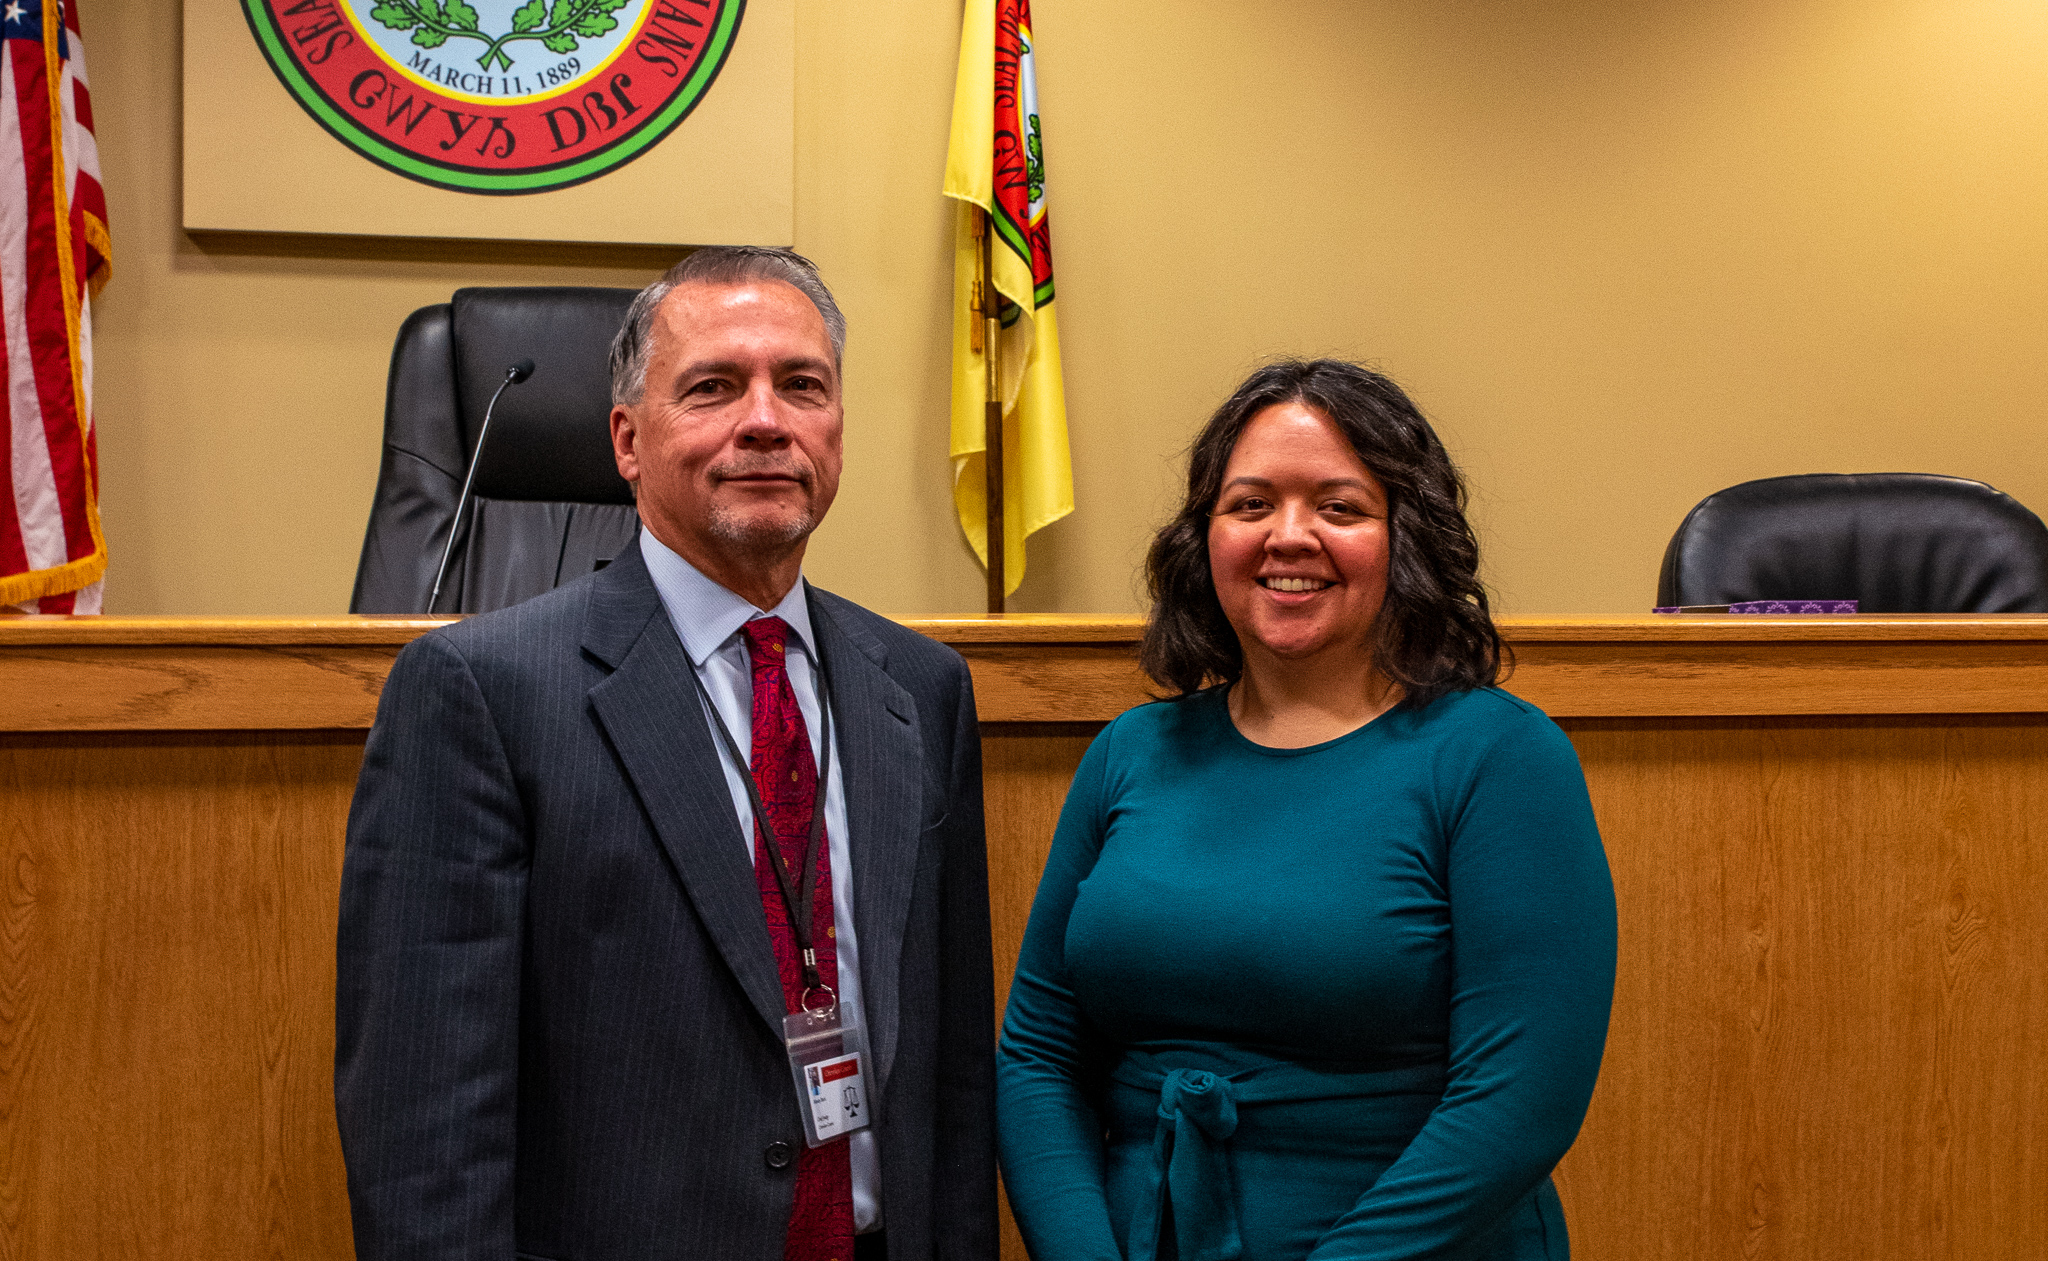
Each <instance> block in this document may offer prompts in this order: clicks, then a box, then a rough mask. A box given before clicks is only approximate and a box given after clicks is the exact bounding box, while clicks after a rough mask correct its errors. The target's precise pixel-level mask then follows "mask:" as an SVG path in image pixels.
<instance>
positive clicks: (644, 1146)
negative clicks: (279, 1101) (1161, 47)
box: [335, 248, 995, 1261]
mask: <svg viewBox="0 0 2048 1261" xmlns="http://www.w3.org/2000/svg"><path fill="white" fill-rule="evenodd" d="M844 329H845V323H844V320H843V318H842V317H841V316H840V314H839V311H838V308H837V307H836V305H834V304H833V302H832V298H831V295H830V294H829V293H828V292H826V290H825V288H824V286H823V284H822V283H820V282H819V281H818V278H817V275H816V271H815V269H814V268H813V267H812V266H811V265H810V263H808V262H807V261H806V260H804V259H802V258H801V257H799V256H797V255H795V254H792V253H790V252H788V251H784V250H758V249H743V248H726V249H708V250H700V251H698V252H697V253H695V254H692V255H691V256H690V257H689V258H688V259H686V260H684V262H682V263H680V264H678V265H677V266H676V267H675V268H674V269H672V270H671V271H670V273H669V274H668V276H667V277H665V278H664V279H663V280H662V281H660V282H658V283H657V284H655V285H653V286H650V287H649V289H648V290H647V291H645V292H643V293H642V294H641V296H640V298H639V299H638V300H637V301H636V302H635V304H634V306H633V309H632V311H631V312H630V313H629V314H628V316H627V319H626V324H625V327H624V328H623V329H621V331H620V334H619V338H618V341H617V343H616V344H615V345H614V347H613V353H612V371H613V402H614V407H613V411H612V421H611V423H612V436H613V446H614V450H615V454H616V457H617V459H618V464H619V471H620V473H621V474H622V475H623V476H625V477H626V479H627V480H628V481H631V482H633V483H634V484H635V487H636V493H637V496H638V503H639V511H640V518H641V532H640V537H639V538H638V539H636V541H635V542H634V544H633V545H632V546H630V547H628V548H627V550H626V551H625V552H624V553H623V554H621V555H620V556H619V558H618V559H617V560H615V561H613V562H612V563H611V565H610V566H609V567H607V568H605V569H604V570H602V571H601V572H599V573H597V574H594V575H592V576H590V577H588V578H584V579H581V580H579V581H576V582H573V583H570V584H568V585H566V586H564V587H562V588H560V589H558V590H556V591H554V592H551V593H549V594H547V595H544V596H541V597H539V598H537V599H534V600H530V601H528V602H526V603H525V604H521V605H518V606H515V607H513V608H510V609H506V610H503V611H501V612H498V613H494V614H489V615H486V616H482V617H477V618H473V619H471V620H469V621H466V622H463V623H461V624H459V625H456V626H451V627H448V628H445V629H443V630H440V631H437V632H435V633H433V634H431V635H428V636H426V637H425V638H423V639H420V640H418V641H417V642H415V643H413V644H412V645H410V646H409V647H407V649H406V650H405V651H404V652H402V653H401V654H400V655H399V658H398V661H397V663H396V665H395V666H394V667H393V669H392V672H391V676H390V679H389V681H388V682H387V684H386V685H385V689H384V695H383V700H382V703H381V704H380V706H379V709H378V714H377V724H376V727H375V729H374V730H373V731H372V732H371V734H370V740H369V745H368V748H367V750H366V752H365V755H364V762H363V771H362V778H361V780H360V781H359V782H358V784H357V788H356V798H355V805H354V808H353V809H352V810H351V812H350V815H349V831H348V853H347V860H346V865H345V868H344V874H343V879H342V900H341V933H340V984H339V992H338V998H337V1004H338V1015H337V1046H336V1051H335V1103H336V1109H337V1112H338V1114H339V1119H340V1123H341V1137H342V1149H343V1153H344V1155H345V1157H346V1159H347V1164H348V1180H349V1199H350V1205H351V1209H352V1211H353V1216H354V1222H355V1241H356V1249H357V1254H358V1255H359V1256H361V1257H363V1258H365V1259H366V1261H367V1259H375V1261H382V1259H384V1258H399V1257H404V1258H436V1259H443V1258H445V1259H449V1261H453V1259H456V1258H464V1259H467V1258H490V1259H491V1261H511V1259H512V1258H513V1257H514V1256H515V1255H517V1256H520V1257H536V1258H550V1259H554V1261H597V1259H600V1258H603V1259H606V1261H609V1259H612V1258H692V1259H708V1258H719V1259H723V1258H756V1259H758V1261H776V1259H778V1258H780V1259H783V1261H856V1259H858V1261H868V1259H869V1258H881V1257H887V1258H889V1259H890V1261H925V1259H926V1258H933V1259H937V1258H946V1259H949V1261H950V1259H954V1258H958V1259H960V1261H969V1259H972V1261H984V1259H986V1258H991V1257H993V1256H994V1255H995V1172H994V1160H993V1154H992V1151H993V1149H992V1122H993V1105H992V1096H991V1042H992V1031H993V1025H994V1017H993V1011H992V1002H993V999H992V987H991V978H990V962H989V927H988V900H987V866H986V856H985V853H984V849H983V835H982V806H981V762H980V751H979V745H978V742H977V728H976V724H975V715H974V700H973V695H972V691H971V689H970V686H969V682H968V677H967V670H966V668H965V666H964V664H963V663H962V662H961V660H960V659H959V657H958V656H957V655H956V654H954V653H953V652H952V651H950V650H949V649H947V648H944V647H942V646H940V645H938V644H935V643H933V642H932V641H930V640H927V639H924V638H922V637H920V636H918V635H915V634H912V633H910V632H908V631H906V630H904V629H902V628H901V627H899V626H897V625H895V624H894V623H892V622H889V621H887V620H885V619H883V618H880V617H877V616H875V615H874V614H871V613H868V612H866V611H865V610H863V609H860V608H858V607H857V606H855V605H853V604H851V603H849V602H847V601H845V600H842V599H839V598H837V597H835V596H832V595H829V594H827V593H825V592H823V591H819V590H816V589H814V588H811V587H809V586H808V585H807V584H806V583H805V582H804V581H803V580H802V575H801V563H802V559H803V552H804V545H805V540H806V539H807V538H808V536H809V535H810V533H811V531H812V530H813V529H814V528H815V527H816V525H817V522H818V521H819V520H820V519H821V518H822V517H823V516H824V514H825V511H826V509H828V508H829V507H830V506H831V503H832V498H833V495H834V493H835V492H836V490H837V488H838V482H839V471H840V435H841V411H840V360H841V352H842V348H843V346H844V337H845V333H844ZM777 855H780V856H781V858H782V862H781V865H780V870H778V867H777V862H776V856H777ZM806 872H808V873H809V874H810V879H809V881H808V883H809V884H811V885H813V886H814V887H813V888H812V889H811V890H810V891H809V892H808V896H806V889H805V885H806V883H807V881H806V879H805V875H806ZM827 1008H831V1009H833V1010H834V1011H836V1012H837V1013H839V1014H840V1015H841V1016H843V1017H844V1019H845V1021H846V1022H847V1023H849V1024H851V1023H855V1022H858V1021H864V1023H865V1028H866V1030H867V1041H868V1049H867V1052H866V1055H865V1056H864V1057H863V1060H862V1063H861V1065H860V1067H861V1078H860V1081H861V1083H862V1084H863V1088H864V1089H865V1092H866V1098H865V1099H864V1100H861V1101H860V1102H861V1103H862V1104H863V1105H864V1109H865V1115H866V1116H868V1117H871V1118H872V1124H871V1125H869V1126H868V1128H865V1129H856V1130H854V1131H853V1133H852V1134H851V1136H850V1137H841V1138H836V1139H833V1140H831V1141H827V1142H824V1143H822V1145H819V1146H815V1147H813V1146H809V1145H807V1142H806V1138H805V1127H804V1122H803V1120H802V1116H803V1114H802V1112H800V1110H799V1098H798V1094H797V1086H796V1082H795V1078H794V1077H793V1074H792V1066H791V1056H790V1054H789V1045H790V1044H787V1043H786V1042H785V1036H784V1018H785V1017H786V1016H788V1015H790V1014H791V1013H792V1012H797V1011H799V1010H807V1009H808V1010H824V1009H827ZM847 1045H848V1048H849V1049H851V1048H852V1047H853V1046H854V1044H853V1043H851V1042H849V1043H848V1044H847ZM841 1071H844V1070H843V1067H842V1070H841ZM847 1084H849V1083H847V1082H843V1081H842V1082H836V1083H835V1086H844V1085H847ZM847 1098H848V1100H849V1106H850V1104H851V1101H852V1100H853V1099H854V1094H853V1093H848V1094H847ZM861 1119H862V1112H861V1111H859V1110H856V1111H853V1112H849V1113H847V1114H846V1115H845V1116H843V1117H841V1118H840V1121H839V1122H836V1123H843V1124H845V1125H847V1126H855V1125H858V1124H859V1123H860V1120H861Z"/></svg>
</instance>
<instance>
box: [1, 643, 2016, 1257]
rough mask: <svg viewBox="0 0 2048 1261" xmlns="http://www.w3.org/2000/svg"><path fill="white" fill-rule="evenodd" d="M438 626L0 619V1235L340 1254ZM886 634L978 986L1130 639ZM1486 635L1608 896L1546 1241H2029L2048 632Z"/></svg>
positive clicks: (249, 1253) (41, 1245)
mask: <svg viewBox="0 0 2048 1261" xmlns="http://www.w3.org/2000/svg"><path fill="white" fill-rule="evenodd" d="M437 624H439V623H437V622H431V621H423V620H416V619H394V618H324V619H278V618H236V619H185V618H114V617H107V618H80V619H69V618H9V619H0V1258H15V1259H31V1261H40V1259H49V1261H59V1259H62V1261H100V1259H105V1261H115V1259H117V1258H118V1259H119V1261H145V1259H156V1258H165V1259H169V1258H176V1259H178V1261H201V1259H204V1261H214V1259H216V1258H254V1257H279V1258H291V1259H293V1261H327V1259H340V1258H346V1257H348V1256H350V1255H351V1251H350V1241H349V1223H348V1205H347V1195H346V1190H345V1187H344V1185H343V1176H342V1165H341V1151H340V1145H339V1143H338V1142H337V1140H336V1137H335V1126H334V1108H333V1102H332V1096H331V1093H330V1092H331V1076H332V1057H333V1045H334V1038H333V994H334V976H333V969H334V929H335V923H334V921H335V901H336V891H337V886H338V883H339V878H340V873H341V854H342V830H343V823H344V820H345V817H346V814H347V810H348V802H349V795H350V792H351V790H352V788H353V786H354V783H355V776H356V768H357V765H358V763H359V761H360V759H361V755H362V746H363V738H364V735H365V733H366V731H367V729H368V727H369V725H370V721H371V717H372V715H373V713H374V710H375V705H376V699H377V694H378V690H379V688H380V687H381V686H382V684H383V680H384V676H385V672H386V671H387V669H388V668H389V667H390V664H391V660H392V658H393V657H394V656H395V655H396V653H397V652H398V650H399V648H400V647H402V646H403V645H404V644H405V643H406V642H407V641H409V640H411V639H412V638H413V637H415V636H417V635H419V634H421V633H423V632H424V631H426V630H427V629H429V628H430V627H432V626H434V625H437ZM912 625H914V626H916V627H917V628H918V629H919V630H922V631H924V632H925V633H927V634H930V635H932V636H934V637H936V638H938V639H942V640H945V641H946V642H948V643H951V644H952V645H954V646H955V647H956V648H958V649H959V650H960V652H961V653H962V654H964V655H965V656H966V657H967V659H968V661H969V662H970V663H971V664H972V666H973V669H974V675H975V684H976V689H977V694H978V697H979V700H980V706H981V717H982V720H983V727H982V732H983V736H984V739H985V745H984V748H985V759H986V768H987V792H988V807H989V809H988V817H989V855H990V884H991V888H990V896H991V898H992V900H993V909H994V916H995V945H996V967H997V977H998V985H999V990H1000V989H1001V988H1002V987H1003V986H1004V985H1006V983H1007V978H1008V975H1009V969H1010V965H1011V963H1012V962H1013V961H1014V959H1015V956H1016V951H1017V944H1018V939H1019V937H1020V935H1021V933H1022V931H1023V926H1024V921H1025V916H1026V913H1027V912H1028V910H1029V907H1030V903H1031V895H1032V890H1033V887H1034V885H1035V883H1036V881H1037V876H1038V870H1039V866H1040V864H1041V863H1042V861H1043V859H1044V854H1045V849H1046V845H1047V843H1048V840H1049V838H1050V836H1051V833H1052V828H1053V822H1054V819H1055V817H1056V815H1057V812H1058V809H1059V804H1060V800H1061V797H1062V794H1063V793H1064V792H1065V789H1066V784H1067V779H1068V777H1069V775H1070V774H1071V773H1072V770H1073V768H1074V766H1075V764H1076V763H1077V762H1078V761H1079V759H1080V756H1081V752H1082V750H1083V749H1084V748H1085V747H1086V746H1087V743H1088V740H1089V738H1090V736H1091V735H1092V734H1093V733H1094V732H1095V731H1096V730H1097V729H1098V728H1099V727H1100V725H1101V724H1102V723H1103V722H1105V721H1106V720H1108V719H1110V718H1112V717H1114V716H1115V715H1116V714H1117V713H1118V712H1120V711H1121V710H1123V709H1125V708H1126V707H1128V706H1130V705H1134V704H1137V703H1140V702H1142V701H1143V700H1145V699H1146V690H1145V683H1144V680H1143V679H1142V678H1141V677H1140V676H1139V674H1138V672H1137V670H1136V668H1135V665H1134V654H1133V649H1134V643H1135V639H1136V635H1137V630H1138V627H1137V624H1136V623H1135V622H1132V621H1129V620H1116V619H1085V618H1054V617H1029V616H1022V617H1010V618H1001V619H982V618H977V619H968V620H948V621H925V622H915V623H912ZM1506 630H1507V632H1508V635H1509V637H1510V639H1511V641H1512V643H1513V644H1514V647H1515V650H1516V653H1517V655H1518V657H1519V659H1520V666H1519V668H1518V670H1517V671H1516V673H1515V675H1514V677H1513V679H1512V680H1511V681H1510V682H1509V684H1508V686H1509V687H1510V688H1511V689H1512V690H1513V691H1515V692H1517V693H1518V694H1520V695H1522V696H1524V697H1526V698H1527V699H1529V700H1531V701H1533V702H1534V703H1536V704H1538V705H1540V706H1542V707H1543V708H1544V709H1545V710H1547V711H1548V712H1549V713H1550V714H1551V715H1552V716H1553V717H1555V718H1557V720H1558V721H1559V722H1560V723H1561V724H1563V726H1564V728H1565V729H1566V730H1567V731H1568V732H1569V733H1570V734H1571V737H1572V740H1573V742H1574V743H1575V744H1576V745H1577V747H1578V750H1579V756H1580V759H1581V760H1582V761H1583V762H1584V764H1585V768H1586V776H1587V779H1588V781H1589V783H1590V784H1591V786H1592V793H1593V804H1594V807H1595V809H1596V810H1597V812H1598V815H1599V819H1600V827H1601V831H1602V834H1603V835H1604V836H1605V838H1606V843H1607V853H1608V857H1609V860H1610V861H1611V862H1612V864H1613V868H1614V877H1615V884H1616V888H1617V892H1618V894H1619V898H1620V909H1621V970H1620V981H1619V985H1618V988H1617V990H1616V993H1615V1002H1614V1022H1613V1031H1612V1034H1611V1036H1610V1038H1609V1041H1608V1051H1607V1061H1606V1067H1605V1070H1604V1072H1603V1074H1602V1077H1601V1082H1600V1088H1599V1091H1598V1093H1597V1095H1596V1096H1595V1098H1594V1101H1593V1108H1592V1112H1591V1115H1590V1116H1589V1117H1588V1118H1587V1121H1586V1127H1585V1130H1584V1133H1583V1134H1582V1136H1581V1138H1580V1140H1579V1143H1578V1146H1577V1147H1576V1148H1575V1149H1574V1150H1573V1152H1572V1153H1571V1155H1570V1156H1569V1157H1568V1158H1567V1159H1566V1161H1565V1163H1564V1165H1563V1166H1562V1167H1561V1168H1560V1170H1559V1173H1558V1184H1559V1188H1560V1190H1561V1192H1562V1194H1563V1197H1564V1201H1565V1205H1566V1209H1567V1212H1568V1215H1569V1218H1570V1222H1571V1228H1572V1234H1573V1245H1574V1249H1573V1250H1574V1253H1575V1255H1576V1256H1578V1257H1580V1258H1581V1259H1582V1261H1648V1259H1651V1258H1672V1259H1686V1261H1690V1259H1692V1258H1716V1259H1718V1258H1729V1259H1731V1261H1733V1259H1735V1258H1741V1259H1744V1261H1779V1259H1783V1261H1792V1259H1795V1258H1796V1259H1800V1261H1806V1259H1813V1261H1822V1259H1826V1261H1848V1259H1854V1261H1927V1259H1929V1258H1942V1259H1943V1261H2005V1259H2007V1258H2029V1257H2043V1256H2048V617H2030V616H2020V615H2011V616H1998V617H1884V616H1862V617H1842V618H1828V617H1809V618H1761V617H1683V618H1657V619H1651V618H1641V619H1587V618H1580V619H1541V620H1538V619H1519V620H1514V619H1511V620H1510V621H1508V622H1507V623H1506ZM1009 1246H1010V1248H1011V1249H1012V1253H1011V1255H1012V1256H1013V1257H1015V1258H1021V1255H1022V1254H1021V1250H1020V1249H1017V1247H1016V1244H1015V1241H1014V1237H1012V1240H1011V1242H1010V1245H1009ZM1049 1261H1050V1259H1049Z"/></svg>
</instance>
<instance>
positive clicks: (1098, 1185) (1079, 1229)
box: [996, 726, 1123, 1261]
mask: <svg viewBox="0 0 2048 1261" xmlns="http://www.w3.org/2000/svg"><path fill="white" fill-rule="evenodd" d="M1115 730H1116V728H1115V727H1113V726H1112V727H1111V728H1109V729H1108V730H1106V731H1104V732H1103V733H1102V735H1101V736H1099V737H1097V739H1096V740H1095V742H1094V743H1093V744H1092V745H1090V746H1089V748H1088V753H1087V755H1086V756H1085V757H1083V758H1082V760H1081V766H1080V769H1079V770H1078V771H1076V772H1075V774H1074V783H1073V787H1072V788H1071V789H1070V790H1069V791H1068V793H1067V801H1066V805H1065V806H1064V807H1062V808H1061V810H1060V822H1059V827H1058V830H1057V831H1055V832H1054V834H1053V842H1052V852H1051V854H1050V856H1049V857H1048V858H1047V859H1046V865H1045V874H1044V876H1043V877H1042V878H1041V880H1040V881H1039V886H1038V896H1037V898H1036V900H1035V901H1034V902H1033V903H1032V905H1031V919H1030V922H1029V924H1028V925H1027V926H1026V928H1025V930H1024V947H1023V951H1022V953H1021V954H1020V955H1019V956H1018V959H1017V972H1016V976H1015V978H1014V979H1013V980H1012V981H1011V983H1010V1003H1009V1008H1008V1011H1007V1012H1006V1014H1005V1016H1004V1020H1003V1036H1002V1041H1001V1042H1000V1044H999V1045H998V1047H997V1051H996V1100H997V1130H996V1132H997V1146H998V1152H999V1154H1000V1156H1001V1159H1002V1166H1003V1182H1004V1188H1005V1190H1006V1191H1007V1192H1008V1194H1009V1198H1010V1207H1011V1209H1012V1211H1013V1212H1014V1214H1015V1215H1016V1219H1017V1225H1018V1228H1019V1229H1020V1230H1021V1231H1022V1232H1023V1235H1024V1242H1025V1245H1026V1247H1027V1248H1029V1249H1030V1252H1031V1255H1032V1256H1033V1257H1036V1258H1041V1259H1044V1261H1051V1259H1052V1258H1058V1261H1122V1256H1123V1254H1122V1252H1121V1251H1120V1250H1119V1249H1118V1247H1117V1243H1116V1236H1115V1233H1114V1232H1113V1231H1112V1230H1111V1228H1110V1217H1109V1203H1108V1199H1107V1197H1106V1195H1105V1193H1104V1188H1103V1162H1104V1154H1103V1147H1102V1120H1101V1117H1100V1115H1099V1114H1098V1113H1097V1112H1096V1109H1095V1106H1094V1103H1093V1102H1092V1100H1093V1097H1094V1096H1095V1095H1096V1094H1097V1092H1098V1091H1099V1089H1100V1076H1101V1074H1102V1073H1103V1072H1105V1071H1106V1069H1107V1061H1108V1058H1109V1055H1110V1048H1109V1047H1108V1046H1107V1045H1106V1044H1105V1042H1104V1040H1103V1039H1102V1037H1101V1036H1100V1034H1098V1033H1097V1032H1096V1031H1095V1030H1093V1029H1092V1028H1091V1027H1090V1026H1089V1023H1088V1020H1087V1017H1085V1016H1084V1015H1083V1014H1082V1013H1081V1009H1080V1006H1079V1004H1078V1003H1077V1002H1076V1001H1075V999H1074V991H1073V985H1072V981H1071V979H1070V978H1069V977H1068V975H1067V968H1066V951H1065V943H1066V935H1067V916H1068V913H1069V912H1070V911H1072V909H1073V906H1074V896H1075V893H1076V892H1077V891H1078V889H1079V888H1080V884H1081V881H1082V880H1083V879H1085V878H1086V877H1087V875H1088V873H1089V871H1090V870H1092V869H1093V867H1094V866H1095V859H1096V856H1097V855H1098V854H1099V853H1100V852H1101V847H1102V832H1103V823H1104V814H1105V809H1106V802H1105V800H1104V797H1105V793H1104V780H1105V775H1106V773H1107V769H1108V760H1109V743H1110V740H1111V737H1112V733H1113V732H1114V731H1115Z"/></svg>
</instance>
